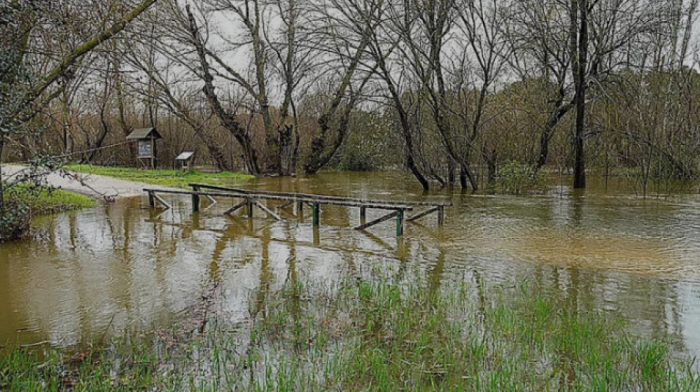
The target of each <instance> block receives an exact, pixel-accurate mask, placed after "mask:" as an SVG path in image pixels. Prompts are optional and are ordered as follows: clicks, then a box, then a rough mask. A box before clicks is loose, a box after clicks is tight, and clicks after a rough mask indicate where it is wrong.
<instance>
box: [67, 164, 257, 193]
mask: <svg viewBox="0 0 700 392" xmlns="http://www.w3.org/2000/svg"><path fill="white" fill-rule="evenodd" d="M66 168H67V169H68V170H72V171H76V172H79V173H87V174H96V175H101V176H107V177H114V178H120V179H124V180H129V181H138V182H143V183H147V184H154V185H162V186H169V187H175V188H189V187H188V184H189V183H193V182H196V183H201V184H208V185H230V184H231V183H232V182H236V181H244V180H247V179H250V178H253V177H252V176H250V175H247V174H242V173H232V172H221V173H202V172H197V171H190V172H183V171H181V170H139V169H136V168H131V167H112V166H92V165H68V166H66Z"/></svg>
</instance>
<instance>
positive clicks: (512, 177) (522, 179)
mask: <svg viewBox="0 0 700 392" xmlns="http://www.w3.org/2000/svg"><path fill="white" fill-rule="evenodd" d="M544 190H545V181H544V176H543V175H542V173H540V172H539V171H537V169H536V167H535V166H533V165H526V164H521V163H517V162H508V163H506V164H504V165H502V166H501V167H500V168H499V169H498V174H497V175H496V191H497V192H498V193H502V194H509V195H516V196H518V195H524V194H531V193H541V192H544Z"/></svg>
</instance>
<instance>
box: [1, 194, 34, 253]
mask: <svg viewBox="0 0 700 392" xmlns="http://www.w3.org/2000/svg"><path fill="white" fill-rule="evenodd" d="M4 196H5V197H4V199H3V201H4V203H3V205H2V206H0V207H2V209H0V242H5V241H11V240H16V239H19V238H22V237H24V236H26V235H27V234H28V233H29V221H30V219H31V211H30V208H29V203H26V201H25V200H22V199H21V198H19V197H17V193H16V192H14V191H12V190H10V191H7V192H5V195H4Z"/></svg>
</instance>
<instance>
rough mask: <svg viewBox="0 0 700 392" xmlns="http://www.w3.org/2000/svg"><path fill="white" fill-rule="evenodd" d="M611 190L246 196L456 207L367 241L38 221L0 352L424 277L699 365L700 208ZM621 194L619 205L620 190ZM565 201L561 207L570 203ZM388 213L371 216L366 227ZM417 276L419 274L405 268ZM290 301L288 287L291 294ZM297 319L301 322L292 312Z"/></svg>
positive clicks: (361, 180) (6, 270) (311, 184)
mask: <svg viewBox="0 0 700 392" xmlns="http://www.w3.org/2000/svg"><path fill="white" fill-rule="evenodd" d="M613 185H614V184H613V183H612V182H609V183H608V185H607V186H608V188H607V189H608V190H607V191H606V190H605V189H604V187H595V185H594V187H593V188H592V189H590V190H588V191H587V192H586V193H585V194H582V195H574V194H569V193H568V191H567V190H566V189H563V191H562V189H559V188H558V191H557V192H552V193H551V194H550V195H549V196H542V197H534V198H516V197H494V196H486V195H474V196H471V195H466V194H463V193H460V192H458V191H457V192H456V193H454V194H447V193H442V192H434V193H431V194H428V195H426V196H424V195H422V194H421V192H420V190H418V189H415V188H414V187H413V184H412V181H411V180H410V178H406V177H404V176H401V175H398V174H392V173H371V174H353V173H342V174H325V175H321V176H318V177H314V178H313V179H310V178H299V179H264V180H258V181H254V182H251V183H250V184H249V186H251V187H255V188H259V189H267V190H274V191H285V192H290V191H292V192H293V191H298V192H307V193H312V192H315V193H322V194H330V195H339V196H354V197H363V198H387V199H393V200H400V199H406V200H417V199H419V198H421V197H427V198H429V199H434V200H446V199H451V200H452V201H453V202H454V203H455V207H454V208H452V209H450V210H449V211H448V219H447V223H446V225H445V226H444V227H442V228H437V227H436V226H435V224H434V222H433V221H432V220H430V219H429V220H427V221H425V222H422V223H420V224H415V225H413V224H411V225H408V226H407V235H406V236H405V237H403V238H401V239H397V238H396V237H395V227H394V225H393V222H387V223H386V224H385V225H380V226H378V227H376V228H373V229H372V230H371V231H370V232H367V233H361V232H356V231H354V230H352V229H351V227H352V226H354V225H355V224H356V223H357V222H359V220H360V216H359V211H357V209H347V208H340V207H332V206H326V207H324V208H323V211H322V215H321V221H322V226H321V229H319V230H313V229H312V227H311V222H310V220H309V219H303V216H301V217H297V216H295V215H296V212H295V211H294V209H292V208H290V209H286V210H283V211H282V212H281V214H282V216H283V217H284V218H286V219H287V220H286V221H284V222H274V221H271V220H268V219H265V218H264V217H263V216H262V214H258V213H257V212H256V214H257V215H256V217H255V218H254V219H252V220H251V219H248V218H247V217H244V215H243V214H242V215H241V216H233V217H225V216H222V215H221V213H222V212H223V211H224V210H226V209H228V208H230V207H231V206H232V203H233V202H231V201H224V200H222V201H220V203H219V204H217V205H214V206H212V207H211V208H209V209H205V210H203V211H202V212H200V213H195V214H192V213H191V212H190V206H189V200H188V199H186V198H182V199H178V198H174V199H172V200H173V202H174V204H175V206H176V208H174V209H173V210H169V211H153V210H150V209H144V208H141V200H128V201H123V202H119V203H117V204H114V205H106V206H100V207H98V208H96V209H93V210H90V211H85V212H80V213H72V214H65V215H61V216H58V217H55V218H52V219H42V220H41V221H39V222H37V224H38V226H39V227H40V228H41V229H42V232H43V233H45V234H44V235H43V236H42V237H41V238H40V239H38V240H35V241H32V242H20V243H13V244H5V245H1V246H0V320H1V321H2V322H0V344H4V342H8V343H19V344H32V343H37V342H43V341H46V342H49V343H50V344H52V345H55V346H59V347H72V346H74V345H79V344H82V343H87V342H92V341H98V340H100V339H102V338H103V337H105V336H110V335H111V334H112V333H114V332H115V331H123V330H139V329H148V328H154V327H158V326H163V325H168V324H169V323H171V322H172V321H173V320H179V319H183V318H186V317H189V315H191V314H192V312H193V309H197V310H201V307H202V304H203V303H204V304H205V305H206V306H205V307H206V309H205V311H207V312H212V311H213V312H219V313H220V314H221V315H222V316H223V317H226V318H227V319H228V320H229V321H231V322H234V323H236V322H240V323H243V322H246V320H250V318H251V317H255V316H264V315H265V306H264V305H265V302H266V299H267V298H268V297H269V296H270V293H272V292H275V291H277V290H279V289H280V288H281V287H282V286H283V285H284V284H285V282H290V281H291V282H296V281H298V280H299V279H300V277H303V279H304V280H306V279H310V280H314V281H318V282H324V283H327V284H332V282H334V281H336V280H337V279H339V277H341V276H345V275H358V274H362V273H363V272H362V271H363V270H364V271H366V270H367V269H368V268H371V266H372V265H376V264H377V263H379V265H381V264H382V263H385V264H386V263H388V264H396V265H399V266H400V267H401V268H399V276H398V277H397V279H410V278H411V276H410V275H411V274H410V273H409V271H411V272H412V271H413V270H414V269H415V268H412V267H415V266H418V267H419V268H418V269H419V270H420V271H422V272H421V273H422V274H424V275H425V278H426V282H427V284H429V285H430V289H431V290H435V291H436V290H440V288H441V286H442V284H443V282H444V280H445V279H467V280H468V281H469V282H470V287H472V288H473V290H474V293H473V294H474V299H475V301H479V302H480V303H481V304H482V306H483V304H484V303H486V301H488V298H484V294H483V292H484V291H483V290H482V288H483V287H487V286H490V285H500V284H508V285H511V284H519V283H520V282H522V281H523V280H525V279H527V280H530V281H534V282H536V283H537V284H539V285H541V286H543V287H545V288H546V289H547V290H548V292H549V293H550V294H551V295H552V296H553V297H555V298H557V299H558V301H559V302H560V303H561V304H562V307H563V308H565V309H566V310H568V311H571V312H581V313H585V312H590V311H592V310H597V309H604V310H606V311H607V312H611V313H615V314H619V315H621V316H622V317H623V318H624V319H625V320H627V321H628V326H627V327H628V328H630V330H634V331H638V332H644V333H647V334H650V335H654V336H658V337H669V338H671V339H672V340H673V342H674V344H675V345H676V347H677V348H679V349H683V348H685V347H687V348H688V349H689V350H690V351H691V352H693V353H695V354H700V331H699V330H697V325H700V268H698V267H699V259H698V256H697V255H698V254H700V253H698V252H699V251H700V249H698V243H697V241H696V240H695V239H696V238H698V237H699V236H700V224H698V223H697V222H700V216H699V215H700V214H699V213H698V207H700V203H698V199H697V196H695V195H692V194H685V195H678V196H675V197H673V198H665V199H652V200H649V199H647V200H642V199H638V198H635V197H631V196H630V193H626V192H625V191H624V187H623V186H620V187H618V188H615V187H614V186H613ZM620 188H622V189H623V191H620V190H619V189H620ZM560 191H561V192H560ZM380 213H381V212H377V213H376V214H374V213H373V212H371V211H370V212H369V213H368V216H367V219H368V220H369V219H373V218H374V217H378V216H379V214H380ZM409 267H410V268H409ZM292 287H293V285H292ZM289 307H290V310H291V311H290V314H291V315H292V317H303V315H302V314H301V308H300V304H299V301H298V298H297V299H296V301H295V300H294V299H293V298H290V303H289Z"/></svg>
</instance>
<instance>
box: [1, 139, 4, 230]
mask: <svg viewBox="0 0 700 392" xmlns="http://www.w3.org/2000/svg"><path fill="white" fill-rule="evenodd" d="M4 147H5V134H4V133H0V219H2V218H3V217H4V216H5V185H4V184H3V182H2V151H3V148H4Z"/></svg>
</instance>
